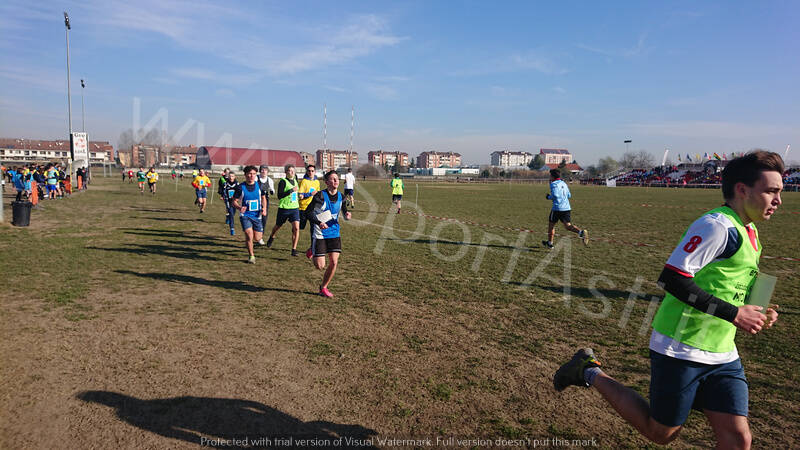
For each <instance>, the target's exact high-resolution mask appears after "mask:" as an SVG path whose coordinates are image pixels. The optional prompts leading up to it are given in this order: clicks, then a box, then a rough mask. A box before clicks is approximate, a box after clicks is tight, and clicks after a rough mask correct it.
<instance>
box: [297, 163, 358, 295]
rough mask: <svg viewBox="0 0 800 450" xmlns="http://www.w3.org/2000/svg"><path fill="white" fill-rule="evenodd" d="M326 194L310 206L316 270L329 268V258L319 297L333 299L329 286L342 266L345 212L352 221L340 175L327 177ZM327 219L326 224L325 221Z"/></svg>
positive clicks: (333, 174)
mask: <svg viewBox="0 0 800 450" xmlns="http://www.w3.org/2000/svg"><path fill="white" fill-rule="evenodd" d="M325 184H326V185H327V186H326V187H325V190H324V191H320V192H318V193H317V194H316V195H314V197H313V199H312V200H311V202H310V203H309V205H308V209H307V211H308V212H307V216H308V220H309V221H310V222H311V223H312V224H313V225H314V226H313V227H311V249H312V252H313V256H314V267H316V268H317V269H319V270H323V269H325V255H327V256H328V268H327V269H326V270H325V274H324V275H323V276H322V284H321V285H320V286H319V295H321V296H323V297H333V294H331V291H329V290H328V284H329V283H330V282H331V280H332V279H333V274H334V273H335V272H336V267H337V266H338V265H339V254H340V253H341V252H342V238H341V234H340V231H339V216H340V215H341V213H344V218H345V220H350V212H349V211H347V204H345V203H344V202H343V201H342V200H343V196H342V194H341V193H339V191H338V189H339V175H338V174H337V173H336V171H334V170H331V171H330V172H328V173H326V174H325ZM323 220H324V221H323Z"/></svg>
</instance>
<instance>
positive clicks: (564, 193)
mask: <svg viewBox="0 0 800 450" xmlns="http://www.w3.org/2000/svg"><path fill="white" fill-rule="evenodd" d="M570 197H572V194H570V193H569V187H567V183H564V181H563V180H555V181H553V182H552V183H550V193H549V194H547V199H548V200H552V201H553V211H569V210H571V209H572V208H571V207H570V206H569V199H570Z"/></svg>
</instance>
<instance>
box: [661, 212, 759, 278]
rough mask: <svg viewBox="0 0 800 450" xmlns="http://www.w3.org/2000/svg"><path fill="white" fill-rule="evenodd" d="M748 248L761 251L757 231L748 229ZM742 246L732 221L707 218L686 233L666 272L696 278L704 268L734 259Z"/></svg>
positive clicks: (718, 215)
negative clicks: (674, 272) (669, 270)
mask: <svg viewBox="0 0 800 450" xmlns="http://www.w3.org/2000/svg"><path fill="white" fill-rule="evenodd" d="M745 228H746V229H747V234H748V235H749V236H748V237H749V238H750V239H749V240H750V242H749V244H750V245H752V246H753V247H754V248H755V249H756V250H758V238H757V236H756V232H755V230H754V229H753V228H752V227H751V226H749V225H745ZM739 245H741V242H740V238H739V232H738V231H737V230H736V227H735V226H734V225H733V223H732V222H731V220H730V219H729V218H728V217H727V216H725V215H724V214H721V213H712V214H705V215H703V216H701V217H700V218H699V219H697V220H695V221H694V223H693V224H692V225H691V226H690V227H689V229H688V230H687V231H686V234H685V235H684V236H683V239H681V242H680V244H678V246H677V247H675V250H673V251H672V254H671V255H670V256H669V259H668V260H667V264H666V266H667V268H669V269H672V270H674V271H676V272H678V273H680V274H681V275H684V276H687V277H694V275H695V274H696V273H697V272H699V271H700V269H702V268H703V267H705V266H706V265H708V264H711V263H712V262H714V261H719V260H721V259H727V258H730V257H731V256H733V254H734V253H736V251H737V250H739Z"/></svg>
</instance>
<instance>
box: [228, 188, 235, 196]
mask: <svg viewBox="0 0 800 450" xmlns="http://www.w3.org/2000/svg"><path fill="white" fill-rule="evenodd" d="M235 192H236V190H235V189H228V198H233V194H234V193H235Z"/></svg>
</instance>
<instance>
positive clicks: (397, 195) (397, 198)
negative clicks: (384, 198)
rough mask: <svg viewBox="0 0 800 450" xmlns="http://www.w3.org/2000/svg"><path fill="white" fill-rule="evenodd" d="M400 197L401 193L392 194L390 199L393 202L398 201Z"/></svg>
mask: <svg viewBox="0 0 800 450" xmlns="http://www.w3.org/2000/svg"><path fill="white" fill-rule="evenodd" d="M402 199H403V195H402V194H392V201H393V202H399V201H400V200H402Z"/></svg>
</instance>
